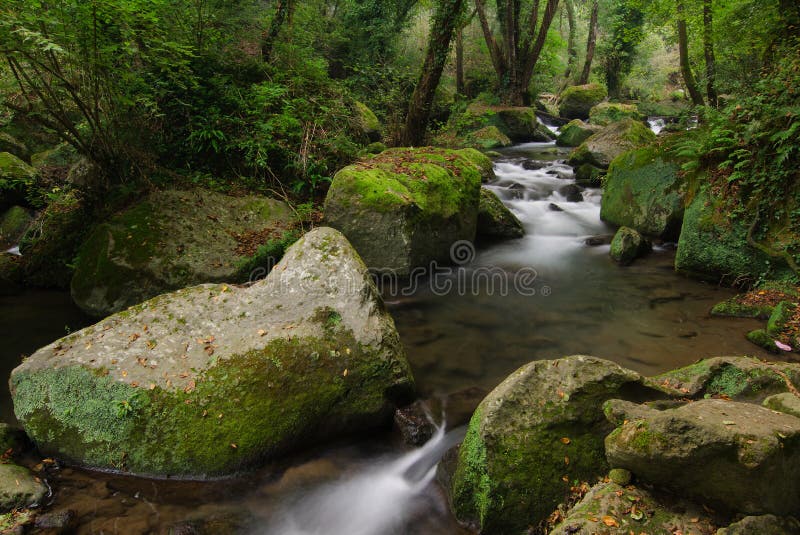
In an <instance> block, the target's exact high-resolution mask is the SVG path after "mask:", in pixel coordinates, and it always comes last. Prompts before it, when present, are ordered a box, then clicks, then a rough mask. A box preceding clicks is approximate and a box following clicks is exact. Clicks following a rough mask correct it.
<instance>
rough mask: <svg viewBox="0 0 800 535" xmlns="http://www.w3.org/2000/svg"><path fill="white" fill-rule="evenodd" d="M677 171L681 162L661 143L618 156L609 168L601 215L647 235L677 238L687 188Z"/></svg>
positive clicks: (609, 220)
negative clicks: (670, 155)
mask: <svg viewBox="0 0 800 535" xmlns="http://www.w3.org/2000/svg"><path fill="white" fill-rule="evenodd" d="M679 172H680V166H679V165H678V163H677V162H676V161H675V160H674V159H672V158H670V157H669V156H668V155H667V153H666V150H665V149H664V147H663V146H661V145H657V144H652V145H647V146H644V147H641V148H638V149H634V150H632V151H629V152H626V153H624V154H622V155H620V156H618V157H617V158H615V159H614V160H613V161H612V162H611V165H610V166H609V168H608V174H607V175H606V180H605V184H604V188H603V201H602V205H601V210H600V218H601V219H602V220H603V221H607V222H608V223H611V224H613V225H617V226H627V227H630V228H633V229H635V230H637V231H639V232H641V233H642V234H645V235H647V236H655V237H659V238H663V239H667V240H677V239H678V237H679V236H680V230H681V225H682V223H683V213H684V204H685V198H686V190H687V186H686V184H685V181H684V179H683V178H682V177H681V176H680V174H679Z"/></svg>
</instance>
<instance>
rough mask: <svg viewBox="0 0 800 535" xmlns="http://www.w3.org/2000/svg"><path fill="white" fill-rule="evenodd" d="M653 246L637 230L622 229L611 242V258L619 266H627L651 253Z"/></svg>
mask: <svg viewBox="0 0 800 535" xmlns="http://www.w3.org/2000/svg"><path fill="white" fill-rule="evenodd" d="M650 249H651V244H650V242H649V241H647V240H646V239H645V238H644V237H643V236H642V235H641V234H639V233H638V232H636V231H635V230H633V229H631V228H628V227H622V228H620V229H619V230H618V231H617V233H616V234H614V239H613V240H611V251H610V252H609V254H610V255H611V258H612V259H613V260H614V261H615V262H617V263H618V264H622V265H623V266H627V265H630V264H632V263H633V261H634V260H636V259H637V258H639V257H641V256H644V255H645V254H647V253H648V252H650Z"/></svg>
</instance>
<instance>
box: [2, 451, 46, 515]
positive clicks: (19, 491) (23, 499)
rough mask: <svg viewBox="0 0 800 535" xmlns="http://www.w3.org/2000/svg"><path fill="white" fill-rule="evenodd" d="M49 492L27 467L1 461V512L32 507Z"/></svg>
mask: <svg viewBox="0 0 800 535" xmlns="http://www.w3.org/2000/svg"><path fill="white" fill-rule="evenodd" d="M46 494H47V487H45V486H44V484H43V483H42V482H40V481H39V480H37V479H36V478H34V477H33V474H31V473H30V471H29V470H28V469H27V468H23V467H21V466H17V465H16V464H11V463H0V513H7V512H8V511H11V510H12V509H21V508H24V507H30V506H31V505H33V504H36V503H39V502H40V501H41V500H42V498H44V496H45V495H46Z"/></svg>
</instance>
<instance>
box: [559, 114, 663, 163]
mask: <svg viewBox="0 0 800 535" xmlns="http://www.w3.org/2000/svg"><path fill="white" fill-rule="evenodd" d="M655 139H656V135H655V134H654V133H653V132H652V131H651V130H650V129H649V128H647V127H646V126H645V125H644V124H642V123H641V122H639V121H634V120H632V119H623V120H622V121H619V122H617V123H613V124H611V125H609V126H607V127H605V128H604V129H603V130H602V131H600V132H598V133H597V134H594V135H593V136H591V137H590V138H589V139H587V140H586V141H584V142H583V143H582V144H581V145H580V146H579V147H578V148H577V149H575V150H574V151H573V152H572V154H570V157H569V160H567V163H569V165H571V166H573V167H579V166H581V165H583V164H590V165H593V166H595V167H599V168H601V169H608V166H609V165H610V164H611V162H612V161H613V160H614V159H615V158H617V157H618V156H620V155H621V154H623V153H625V152H627V151H629V150H633V149H635V148H637V147H641V146H642V145H647V144H649V143H652V142H653V141H655Z"/></svg>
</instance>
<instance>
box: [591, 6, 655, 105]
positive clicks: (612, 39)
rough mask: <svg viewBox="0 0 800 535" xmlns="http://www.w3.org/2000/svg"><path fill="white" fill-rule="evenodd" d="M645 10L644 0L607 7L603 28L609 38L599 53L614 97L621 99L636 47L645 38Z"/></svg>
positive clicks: (609, 90)
mask: <svg viewBox="0 0 800 535" xmlns="http://www.w3.org/2000/svg"><path fill="white" fill-rule="evenodd" d="M644 9H645V2H644V1H643V0H611V1H609V2H608V3H607V7H606V11H605V21H604V26H605V27H606V28H607V31H608V34H609V35H608V37H607V38H606V39H605V40H603V41H601V43H600V46H599V49H598V52H599V53H600V56H601V60H602V62H603V68H604V71H605V78H606V86H607V87H608V92H609V95H611V97H614V98H618V97H619V92H620V88H621V84H622V80H623V79H624V78H625V76H626V75H627V74H628V72H630V69H631V67H632V65H633V60H634V57H635V53H636V50H637V47H638V46H639V43H641V41H642V40H643V39H644V37H645V34H644V22H645V11H644Z"/></svg>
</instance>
